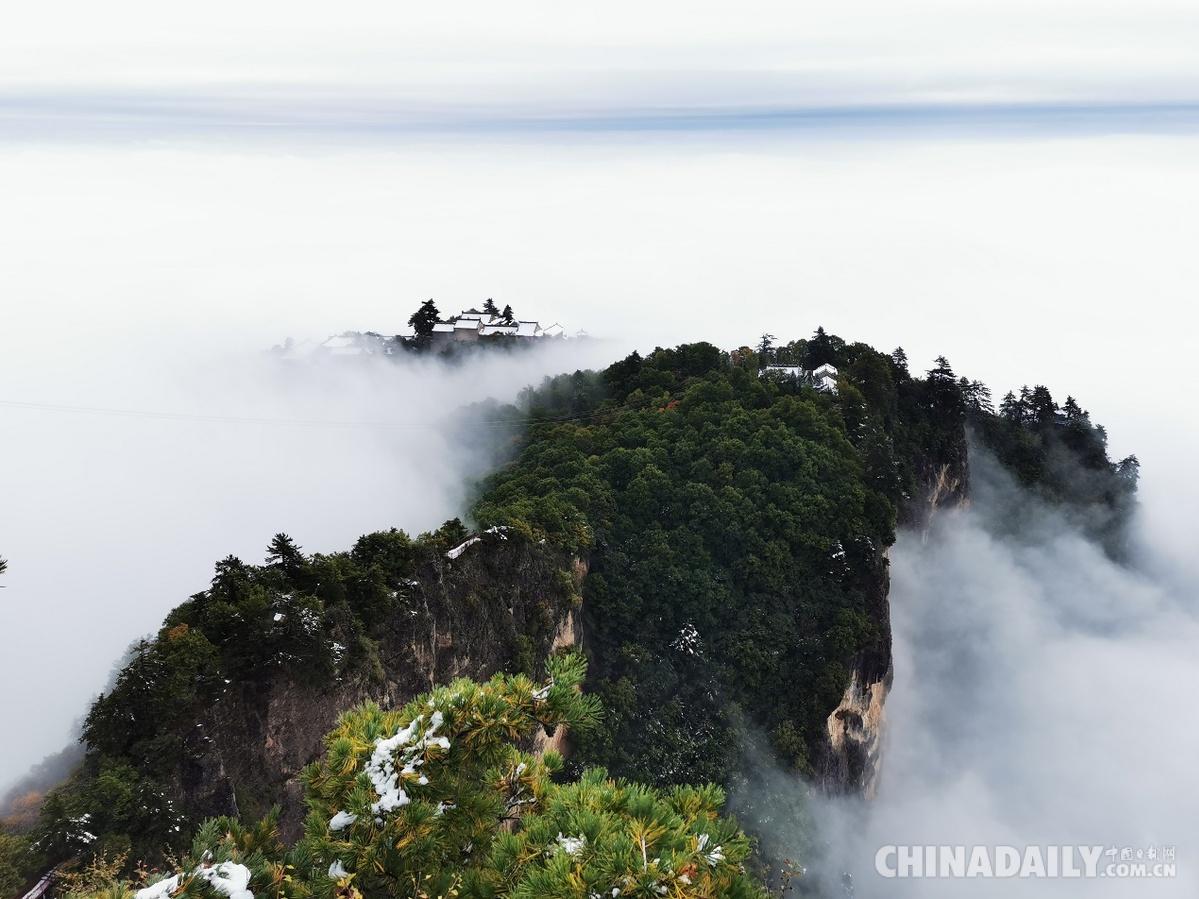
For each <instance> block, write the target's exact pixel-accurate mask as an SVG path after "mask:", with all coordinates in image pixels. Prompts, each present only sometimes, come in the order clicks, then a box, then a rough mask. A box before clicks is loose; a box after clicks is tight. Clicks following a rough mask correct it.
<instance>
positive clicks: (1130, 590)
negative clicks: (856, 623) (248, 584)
mask: <svg viewBox="0 0 1199 899" xmlns="http://www.w3.org/2000/svg"><path fill="white" fill-rule="evenodd" d="M972 465H973V468H974V471H975V477H976V480H977V481H978V485H977V487H978V489H977V490H976V491H975V502H974V506H973V508H972V509H971V510H969V511H961V512H956V513H951V514H946V515H945V516H944V517H943V518H942V519H941V520H940V521H939V522H938V523H936V525H935V526H934V529H933V533H932V535H931V536H930V538H929V539H927V540H923V539H921V537H920V536H919V535H916V534H911V533H909V534H906V535H904V537H903V538H902V539H901V540H900V542H899V543H898V544H897V545H896V547H895V549H894V552H893V554H892V560H893V567H892V576H893V581H892V594H891V607H892V617H893V622H894V628H895V686H894V689H893V692H892V694H891V696H890V697H889V699H888V702H887V716H888V733H887V739H886V743H885V749H884V760H883V769H882V770H883V776H882V782H881V787H880V790H879V795H878V798H877V800H876V801H875V802H874V803H869V804H867V805H866V807H864V808H854V807H852V806H850V805H846V804H841V803H836V802H833V803H819V804H818V805H819V809H820V810H819V811H818V812H817V814H818V817H819V819H820V820H821V821H822V823H823V825H824V826H825V827H826V828H827V835H828V836H829V837H830V838H831V839H832V845H833V846H834V847H835V848H834V849H833V852H834V853H843V855H842V856H841V857H840V859H839V861H840V865H843V866H845V867H847V868H848V869H849V870H851V871H853V873H854V875H855V881H856V885H857V888H858V891H857V895H858V896H861V897H866V899H871V897H884V896H885V897H898V896H919V897H937V896H953V897H968V896H1021V897H1024V896H1029V897H1036V896H1073V895H1087V896H1119V897H1122V896H1128V895H1143V896H1161V897H1167V896H1168V897H1174V896H1179V897H1181V896H1190V895H1193V894H1194V890H1195V885H1196V883H1197V882H1199V879H1197V875H1196V872H1195V871H1194V870H1193V869H1191V867H1190V866H1189V865H1187V864H1186V862H1185V859H1187V858H1189V857H1190V856H1191V855H1192V854H1193V851H1194V834H1195V831H1194V823H1193V822H1194V821H1195V819H1196V815H1197V814H1199V800H1197V799H1196V794H1195V790H1194V784H1195V773H1194V770H1193V759H1194V758H1195V756H1196V754H1197V753H1199V726H1197V725H1196V724H1195V722H1194V721H1193V720H1192V719H1191V718H1190V716H1188V715H1187V714H1185V712H1183V711H1182V709H1183V707H1184V706H1185V705H1186V699H1185V698H1184V697H1185V696H1186V695H1187V694H1188V691H1189V690H1190V689H1192V688H1193V687H1194V685H1196V684H1199V661H1197V660H1196V657H1195V653H1194V646H1195V644H1196V641H1197V640H1199V606H1197V605H1196V602H1195V587H1196V585H1197V584H1199V578H1196V574H1197V573H1199V572H1196V571H1195V569H1194V567H1193V562H1192V567H1191V569H1190V573H1189V578H1188V580H1187V581H1186V582H1185V583H1179V582H1174V581H1171V580H1170V579H1169V578H1163V577H1162V576H1161V570H1162V569H1161V566H1160V563H1159V560H1158V559H1157V558H1156V552H1155V549H1156V548H1155V547H1152V546H1149V547H1145V551H1146V553H1148V554H1149V555H1147V556H1146V557H1145V558H1143V559H1142V560H1141V562H1142V564H1144V565H1147V567H1144V568H1140V569H1136V568H1133V569H1129V568H1124V567H1121V566H1118V565H1116V564H1114V563H1113V562H1111V561H1110V560H1108V559H1107V558H1106V557H1104V556H1103V554H1102V553H1101V552H1100V551H1099V550H1098V549H1097V548H1096V547H1095V546H1094V545H1092V544H1090V543H1088V542H1087V541H1086V540H1084V539H1083V538H1082V537H1081V536H1080V535H1079V534H1078V533H1077V532H1075V531H1074V530H1073V529H1072V528H1071V527H1070V526H1069V525H1068V524H1067V523H1066V522H1064V521H1063V520H1061V519H1059V518H1057V517H1056V516H1055V515H1054V514H1052V513H1049V512H1047V511H1045V510H1041V512H1040V513H1038V514H1039V516H1040V517H1039V518H1035V519H1033V520H1034V521H1035V524H1033V525H1032V527H1031V529H1030V530H1028V531H1025V532H1023V533H1020V534H1017V535H1014V536H999V534H1000V533H1003V532H1006V530H1007V529H1006V527H1002V528H996V527H995V525H994V522H993V520H992V519H993V517H994V516H995V515H996V514H997V508H999V505H998V504H996V503H995V502H993V501H992V497H993V496H994V495H995V491H997V490H998V491H1003V492H1004V493H1005V494H1006V495H1007V496H1008V497H1010V496H1011V492H1012V490H1013V489H1014V488H1012V487H1011V485H1010V482H1007V480H1006V477H1005V476H1003V475H1001V474H999V473H997V472H996V471H995V470H994V468H993V463H989V462H988V461H987V460H986V459H984V458H982V457H981V455H976V457H975V459H974V461H973V463H972ZM1023 503H1024V504H1025V508H1026V511H1027V507H1028V505H1030V504H1032V503H1033V500H1032V499H1031V497H1030V496H1028V495H1025V496H1024V498H1023ZM896 844H904V845H925V844H932V845H966V846H972V845H984V846H995V845H1014V846H1018V847H1023V846H1026V845H1033V844H1037V845H1042V846H1044V845H1049V844H1053V845H1080V844H1081V845H1103V846H1105V847H1110V846H1116V847H1119V848H1123V847H1125V846H1127V847H1130V848H1132V849H1134V850H1135V849H1137V848H1140V849H1145V848H1147V847H1149V846H1157V847H1164V846H1173V847H1175V851H1176V853H1177V860H1178V876H1177V878H1175V879H1171V880H1168V881H1166V880H1157V881H1132V882H1130V881H1114V882H1104V881H1101V880H1100V881H1096V880H1090V881H1085V882H1082V881H1069V880H1064V879H1057V880H1040V881H1037V880H1021V881H1012V880H992V881H983V880H966V881H963V880H929V879H907V880H904V879H899V880H883V879H880V878H879V877H877V876H876V875H875V873H874V870H873V865H874V856H875V852H876V850H877V849H878V848H879V847H880V846H884V845H896ZM840 870H843V868H841V867H839V866H838V865H836V864H834V867H833V871H832V873H833V875H834V879H836V878H837V877H838V876H839V874H838V872H839V871H840Z"/></svg>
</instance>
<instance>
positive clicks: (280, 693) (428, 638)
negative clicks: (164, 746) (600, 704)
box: [177, 535, 586, 839]
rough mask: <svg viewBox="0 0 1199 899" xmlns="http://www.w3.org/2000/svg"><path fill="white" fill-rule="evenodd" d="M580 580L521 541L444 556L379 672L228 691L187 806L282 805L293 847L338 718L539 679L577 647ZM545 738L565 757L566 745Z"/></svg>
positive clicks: (187, 787) (420, 587)
mask: <svg viewBox="0 0 1199 899" xmlns="http://www.w3.org/2000/svg"><path fill="white" fill-rule="evenodd" d="M585 572H586V566H585V565H584V564H583V563H581V562H579V561H578V560H575V559H572V558H570V557H569V556H567V555H566V554H564V553H563V552H561V551H560V550H556V549H553V548H551V547H549V546H546V545H541V544H536V543H532V542H530V541H528V540H525V539H523V538H519V537H517V536H515V535H513V536H512V537H511V539H508V538H506V537H505V538H498V537H496V536H486V535H485V536H484V538H483V539H481V540H479V541H478V543H477V544H475V545H472V546H471V547H470V548H469V549H468V550H467V551H465V552H464V553H462V554H461V556H460V557H458V558H455V559H452V560H450V559H445V558H444V557H442V558H439V559H438V560H437V561H436V562H434V563H431V564H429V565H428V566H426V569H425V570H422V571H421V572H419V573H418V575H417V577H416V578H415V579H414V583H412V584H410V585H409V586H407V587H406V588H405V591H404V592H405V597H406V600H407V601H406V602H405V603H404V606H403V608H402V609H401V610H400V611H399V612H398V613H397V614H396V615H395V616H393V620H392V621H391V622H390V624H389V626H388V629H387V633H386V634H385V635H384V636H383V638H382V639H381V640H380V642H379V646H378V653H377V662H378V664H377V666H375V665H372V664H370V663H369V662H368V663H367V664H359V665H357V666H356V667H353V668H352V669H351V671H353V672H354V673H352V674H350V673H347V674H345V675H344V676H342V677H340V678H339V679H338V680H336V681H335V682H334V683H332V684H330V685H328V686H325V687H320V688H317V687H313V686H310V685H307V684H305V683H302V682H300V681H298V680H297V679H295V678H292V677H286V676H280V677H276V678H273V679H270V680H268V681H265V682H261V683H256V684H247V685H243V686H241V687H240V688H233V687H231V688H230V690H229V692H227V693H226V694H225V695H224V696H222V697H221V700H220V701H219V702H217V703H214V704H213V705H212V706H211V708H210V710H209V711H208V713H207V714H206V716H205V718H204V720H203V721H202V722H201V723H202V727H200V728H196V732H197V734H198V735H199V736H195V735H191V736H189V739H188V743H189V749H190V750H191V752H190V753H189V756H188V759H187V761H186V762H185V763H184V764H183V765H182V766H181V769H180V770H179V771H178V772H177V780H178V785H179V788H180V789H179V795H180V796H181V797H182V798H183V803H184V807H185V808H186V810H187V811H188V813H189V814H191V815H193V816H194V817H197V818H199V817H204V816H208V815H215V814H239V813H240V814H241V815H243V816H246V817H250V818H252V817H255V816H258V815H262V814H264V813H265V812H266V811H267V810H268V809H269V808H270V806H271V805H273V804H275V803H278V802H280V797H282V818H281V830H282V832H283V836H284V837H285V838H287V839H292V838H294V837H296V836H297V835H298V834H299V832H300V830H301V827H302V823H303V816H304V808H303V804H302V796H303V788H302V784H301V782H300V774H301V772H302V771H303V769H304V767H305V766H306V765H307V764H308V763H309V762H311V761H313V760H314V759H316V758H317V757H318V756H319V755H320V753H321V752H322V751H323V749H324V744H323V738H324V736H325V734H326V733H327V732H328V731H329V730H330V729H331V728H332V727H333V725H334V723H335V722H336V720H337V716H338V715H339V714H340V713H341V712H343V711H344V710H345V709H347V708H349V707H350V706H352V705H355V704H356V703H359V702H362V701H364V700H367V699H370V700H374V701H375V702H378V703H379V704H380V705H381V706H383V707H385V708H394V707H398V706H400V705H403V704H404V703H405V702H407V701H408V700H409V699H411V698H412V697H413V696H415V695H417V694H419V693H422V692H424V691H426V690H428V689H429V688H430V687H431V686H433V685H436V684H442V683H447V682H448V681H451V680H453V679H454V678H457V677H470V678H475V679H480V680H482V679H486V678H488V677H490V676H491V675H492V674H495V673H496V672H498V671H502V670H516V669H517V668H519V667H526V668H527V667H529V666H530V665H531V666H533V667H534V668H535V669H537V670H539V669H540V666H541V664H542V663H543V662H544V659H545V657H546V656H547V655H548V654H549V653H550V652H551V651H553V650H554V649H558V648H562V647H565V646H571V645H576V644H577V643H578V642H579V641H580V639H581V634H580V631H579V625H578V624H577V621H578V618H579V616H578V615H577V614H575V608H576V605H577V602H578V583H579V581H580V580H581V577H582V575H583V574H585ZM570 585H573V587H574V589H573V590H572V589H570ZM359 661H360V662H362V661H365V660H359ZM529 673H530V674H535V673H536V671H530V672H529ZM545 739H546V746H551V745H553V746H555V747H560V746H561V744H562V741H563V740H564V739H565V735H564V734H561V733H559V734H555V735H554V736H553V738H552V739H551V738H549V737H548V736H547V737H546V738H545Z"/></svg>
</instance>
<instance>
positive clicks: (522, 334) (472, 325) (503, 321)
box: [432, 308, 566, 344]
mask: <svg viewBox="0 0 1199 899" xmlns="http://www.w3.org/2000/svg"><path fill="white" fill-rule="evenodd" d="M565 333H566V329H565V328H563V327H562V326H561V325H560V324H558V323H557V322H555V323H554V324H552V325H550V326H549V327H548V328H542V327H541V325H540V323H538V322H535V321H525V320H523V319H521V320H518V319H507V318H504V317H503V316H501V315H492V314H490V313H487V312H480V311H479V310H478V309H474V308H471V309H465V310H463V311H462V312H459V313H458V314H457V315H455V316H451V317H450V318H448V319H446V320H445V321H439V322H438V323H437V324H435V325H434V326H433V334H432V338H433V342H434V344H445V343H449V342H451V341H454V342H457V341H475V340H479V339H480V338H483V337H514V338H517V339H521V340H534V339H537V338H541V337H562V336H564V335H565Z"/></svg>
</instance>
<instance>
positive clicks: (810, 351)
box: [804, 327, 845, 369]
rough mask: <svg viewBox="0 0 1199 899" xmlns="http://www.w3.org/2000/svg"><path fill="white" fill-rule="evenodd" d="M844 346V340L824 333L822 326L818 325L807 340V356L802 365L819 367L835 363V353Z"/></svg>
mask: <svg viewBox="0 0 1199 899" xmlns="http://www.w3.org/2000/svg"><path fill="white" fill-rule="evenodd" d="M844 346H845V341H843V340H842V339H841V338H840V337H834V336H832V335H831V334H827V333H825V330H824V328H823V327H818V328H817V329H816V333H815V334H813V335H812V339H811V340H809V341H808V346H807V358H806V359H805V360H804V367H805V368H808V369H813V368H819V367H820V366H822V365H836V364H837V355H838V353H839V352H840V350H841V349H843V348H844Z"/></svg>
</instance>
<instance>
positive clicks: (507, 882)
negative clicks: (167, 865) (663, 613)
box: [79, 654, 767, 899]
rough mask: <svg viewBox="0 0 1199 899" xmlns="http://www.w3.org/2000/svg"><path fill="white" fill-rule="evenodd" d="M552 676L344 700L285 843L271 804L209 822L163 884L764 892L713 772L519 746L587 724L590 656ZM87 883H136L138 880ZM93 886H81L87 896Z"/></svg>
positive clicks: (239, 890) (349, 892)
mask: <svg viewBox="0 0 1199 899" xmlns="http://www.w3.org/2000/svg"><path fill="white" fill-rule="evenodd" d="M546 668H547V675H548V678H547V681H546V682H544V683H542V684H535V683H534V682H532V681H530V680H529V679H528V678H527V677H525V676H524V675H507V676H505V675H496V676H495V677H493V678H492V679H491V680H490V681H488V682H487V683H484V684H478V683H475V682H473V681H470V680H458V681H455V682H454V683H452V684H449V685H448V686H444V687H439V688H437V689H435V690H433V691H432V692H431V693H427V694H425V695H423V696H419V697H417V698H416V699H414V700H412V702H410V703H408V704H407V705H406V706H405V707H404V708H403V709H401V710H399V711H383V710H382V709H380V708H379V707H378V706H377V705H375V704H373V703H367V704H365V705H362V706H359V707H357V708H355V709H352V710H351V711H349V712H347V713H346V714H344V715H343V716H342V718H341V720H340V721H339V722H338V725H337V727H336V728H335V729H334V730H333V731H332V732H331V733H330V734H329V735H328V737H327V738H326V741H325V743H326V748H327V753H326V755H325V757H324V758H323V759H322V760H321V761H319V762H316V763H314V764H312V765H310V766H309V767H308V769H306V771H305V772H304V783H305V787H306V792H307V802H308V807H309V814H308V819H307V822H306V824H305V832H304V836H303V837H302V839H301V840H300V841H299V843H297V844H296V846H295V847H294V848H293V849H292V850H291V851H290V852H284V850H283V847H282V846H281V845H280V843H279V840H278V831H277V826H276V825H277V818H276V816H275V815H271V816H268V818H267V819H265V820H264V821H262V822H261V823H259V824H257V825H254V826H252V827H245V826H243V825H240V824H238V822H236V821H233V820H230V819H228V818H218V819H213V820H210V821H208V822H206V823H205V824H204V825H203V826H201V828H200V829H199V831H198V832H197V833H196V837H195V839H194V841H193V844H192V850H191V853H190V855H189V856H187V857H185V858H184V859H183V860H181V862H180V863H179V864H178V865H177V866H176V868H175V873H174V874H173V875H172V876H170V877H167V878H164V879H159V880H158V881H157V882H156V883H155V884H153V885H152V887H151V889H154V890H157V891H158V892H156V894H155V896H156V899H170V897H188V899H222V897H224V899H254V897H258V899H363V897H371V899H374V897H391V899H409V897H411V899H416V897H422V899H432V897H445V899H449V897H459V899H542V897H555V896H556V897H575V896H579V897H587V896H602V897H604V899H609V897H619V896H625V897H634V896H645V897H659V896H669V897H673V899H716V897H727V899H766V895H767V894H766V893H765V891H764V890H763V889H762V888H761V887H760V886H759V885H757V884H756V883H755V882H754V881H753V880H752V879H751V878H750V877H749V876H748V875H747V874H746V872H745V862H746V860H747V858H748V856H749V853H750V843H749V840H748V838H747V837H746V836H745V835H744V833H742V832H741V830H740V829H739V828H738V827H737V825H736V824H735V823H734V822H732V821H731V820H729V819H727V818H722V817H720V814H719V812H720V808H721V806H722V805H723V801H724V794H723V792H722V791H721V790H720V789H719V788H718V787H715V786H705V787H675V788H673V789H671V790H669V791H666V792H660V791H658V790H655V789H653V788H651V787H646V786H642V785H639V784H631V783H627V782H624V781H613V780H611V779H610V778H608V776H607V774H606V773H605V772H604V771H603V770H602V769H591V770H589V771H587V772H585V773H584V774H583V776H582V778H581V779H580V780H579V781H577V782H574V783H567V784H559V783H556V782H555V781H554V780H553V779H552V775H554V774H557V773H559V772H560V771H561V769H562V759H561V757H560V756H559V755H558V754H557V753H555V752H552V751H548V752H545V753H544V754H543V755H541V756H537V755H534V754H532V753H530V752H527V751H524V750H522V749H521V748H519V747H520V746H522V745H528V741H529V740H530V738H531V737H532V736H533V735H534V734H535V733H537V732H538V731H540V730H541V729H542V728H545V729H546V730H547V731H549V732H551V733H552V732H553V731H554V730H555V729H556V728H558V727H564V726H567V727H570V728H572V729H575V730H586V729H587V728H590V727H592V726H594V725H595V723H596V722H597V720H598V717H599V706H598V703H597V701H596V700H595V699H594V698H593V697H589V696H584V695H583V694H582V693H581V692H580V690H579V685H580V683H581V682H582V679H583V677H584V675H585V673H586V662H585V661H584V659H583V657H582V656H581V655H578V654H567V655H560V656H555V657H552V658H551V659H550V660H549V662H548V663H547V665H546ZM88 895H90V896H91V897H92V899H102V897H103V899H129V897H130V896H131V891H130V889H129V887H128V885H127V884H108V885H97V887H96V888H95V889H93V890H90V891H88ZM79 899H82V897H79Z"/></svg>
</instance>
